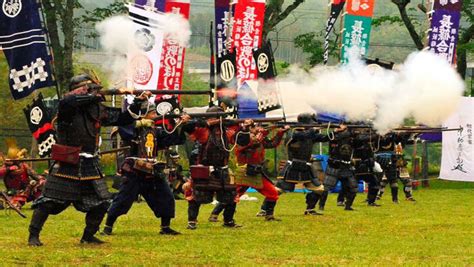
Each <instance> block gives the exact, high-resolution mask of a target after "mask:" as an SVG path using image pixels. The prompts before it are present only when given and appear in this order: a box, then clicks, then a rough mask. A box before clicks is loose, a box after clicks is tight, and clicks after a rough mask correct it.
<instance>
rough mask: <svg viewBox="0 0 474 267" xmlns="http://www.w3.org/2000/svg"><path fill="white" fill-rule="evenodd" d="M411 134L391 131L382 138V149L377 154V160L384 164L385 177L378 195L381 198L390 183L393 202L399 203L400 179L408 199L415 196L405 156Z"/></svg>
mask: <svg viewBox="0 0 474 267" xmlns="http://www.w3.org/2000/svg"><path fill="white" fill-rule="evenodd" d="M410 137H411V134H400V133H389V134H386V135H385V136H383V137H382V139H381V140H380V149H379V151H378V153H377V154H376V160H377V162H378V163H380V165H381V166H382V169H383V172H384V177H383V178H382V181H381V183H380V186H381V188H380V191H379V195H378V197H379V198H381V197H382V195H383V193H384V191H385V186H386V185H387V184H390V189H391V193H392V201H393V203H398V179H400V180H401V181H402V183H403V192H404V193H405V198H406V200H408V201H415V199H414V198H413V194H412V192H413V190H412V179H410V175H409V174H408V172H407V171H406V165H407V162H406V160H405V159H404V158H403V147H402V146H403V145H404V144H408V143H409V139H410Z"/></svg>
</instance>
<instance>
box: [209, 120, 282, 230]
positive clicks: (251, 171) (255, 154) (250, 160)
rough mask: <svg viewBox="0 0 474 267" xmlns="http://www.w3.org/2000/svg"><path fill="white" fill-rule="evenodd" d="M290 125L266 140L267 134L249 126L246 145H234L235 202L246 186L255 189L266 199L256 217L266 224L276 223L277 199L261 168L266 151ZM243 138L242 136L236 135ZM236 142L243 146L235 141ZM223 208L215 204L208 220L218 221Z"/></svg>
mask: <svg viewBox="0 0 474 267" xmlns="http://www.w3.org/2000/svg"><path fill="white" fill-rule="evenodd" d="M289 129H290V127H289V126H285V128H282V129H279V130H278V132H277V133H276V134H275V135H274V136H273V138H269V137H268V135H269V134H270V132H269V131H268V130H265V129H264V128H262V127H260V126H257V125H255V124H253V125H251V126H250V140H249V141H250V142H249V143H247V144H245V145H237V147H236V149H235V154H236V156H237V165H238V166H237V168H238V169H239V170H241V171H237V172H236V175H235V183H236V184H237V199H239V198H240V197H241V196H242V195H243V194H244V193H245V192H246V191H247V189H248V188H249V187H252V188H255V189H256V190H257V191H258V192H259V193H260V194H262V195H264V196H265V200H264V201H263V204H262V206H261V211H260V212H259V213H258V214H257V216H263V217H265V220H267V221H273V220H276V219H275V217H274V216H273V211H274V210H275V205H276V202H277V200H278V190H277V189H276V187H275V185H274V184H273V182H272V181H271V180H270V178H269V177H268V175H267V174H265V172H264V169H263V164H264V162H265V149H267V148H275V147H277V146H278V145H279V144H280V143H281V140H282V138H283V135H284V133H285V132H286V131H288V130H289ZM239 137H241V138H240V139H242V137H244V136H242V135H241V136H239ZM238 143H243V141H242V142H241V141H240V140H238ZM223 208H224V205H223V204H222V203H218V204H217V205H216V207H215V208H214V210H213V211H212V213H211V217H210V218H209V221H212V222H215V221H217V217H218V216H219V213H221V212H222V210H223Z"/></svg>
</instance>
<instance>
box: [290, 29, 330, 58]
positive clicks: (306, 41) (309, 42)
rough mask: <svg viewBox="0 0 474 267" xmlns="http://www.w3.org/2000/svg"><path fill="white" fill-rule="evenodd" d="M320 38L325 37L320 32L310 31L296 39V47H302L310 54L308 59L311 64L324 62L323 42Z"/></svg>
mask: <svg viewBox="0 0 474 267" xmlns="http://www.w3.org/2000/svg"><path fill="white" fill-rule="evenodd" d="M318 38H320V39H322V38H323V37H322V35H321V34H319V33H315V32H309V33H305V34H302V35H299V36H297V37H296V38H295V39H294V42H295V47H298V48H301V49H302V50H303V52H305V53H307V54H309V56H308V59H307V61H308V64H309V65H310V66H315V65H317V64H319V63H321V62H323V54H324V47H323V42H322V41H320V40H318Z"/></svg>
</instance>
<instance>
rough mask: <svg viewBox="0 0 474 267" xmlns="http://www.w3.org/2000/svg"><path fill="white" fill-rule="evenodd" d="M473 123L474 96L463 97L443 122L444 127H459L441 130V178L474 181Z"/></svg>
mask: <svg viewBox="0 0 474 267" xmlns="http://www.w3.org/2000/svg"><path fill="white" fill-rule="evenodd" d="M473 124H474V98H472V97H464V98H463V99H462V101H461V105H460V106H459V109H458V111H457V112H456V113H454V114H453V115H452V116H451V117H450V118H449V119H448V120H446V122H445V123H444V124H443V126H444V127H448V128H460V129H459V130H458V131H449V132H443V151H442V152H443V153H442V159H441V172H440V174H439V177H440V178H441V179H446V180H453V181H468V182H474V150H473V146H472V125H473Z"/></svg>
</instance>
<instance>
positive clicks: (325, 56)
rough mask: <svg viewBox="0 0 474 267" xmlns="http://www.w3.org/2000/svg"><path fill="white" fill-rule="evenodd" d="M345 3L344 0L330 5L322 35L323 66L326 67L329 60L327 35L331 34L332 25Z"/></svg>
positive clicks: (337, 0) (335, 0) (335, 1)
mask: <svg viewBox="0 0 474 267" xmlns="http://www.w3.org/2000/svg"><path fill="white" fill-rule="evenodd" d="M345 3H346V0H334V1H333V2H332V3H331V13H330V14H329V18H328V21H327V23H326V33H325V35H324V54H323V62H324V65H326V64H327V63H328V60H329V35H330V34H331V31H332V29H333V28H334V24H336V20H337V18H338V17H339V14H340V13H341V11H342V8H343V7H344V4H345Z"/></svg>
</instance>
